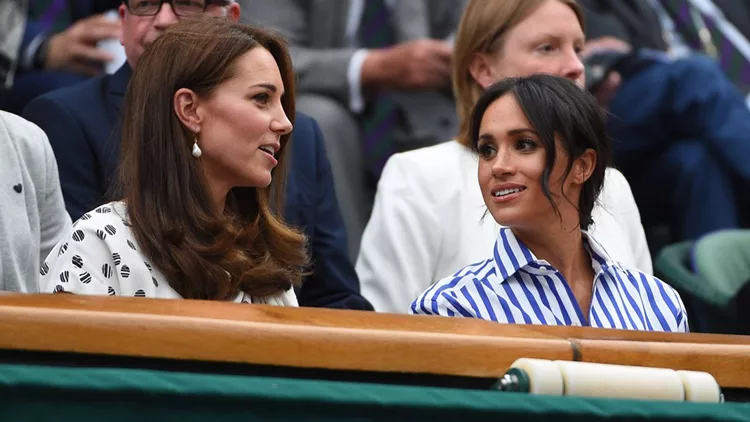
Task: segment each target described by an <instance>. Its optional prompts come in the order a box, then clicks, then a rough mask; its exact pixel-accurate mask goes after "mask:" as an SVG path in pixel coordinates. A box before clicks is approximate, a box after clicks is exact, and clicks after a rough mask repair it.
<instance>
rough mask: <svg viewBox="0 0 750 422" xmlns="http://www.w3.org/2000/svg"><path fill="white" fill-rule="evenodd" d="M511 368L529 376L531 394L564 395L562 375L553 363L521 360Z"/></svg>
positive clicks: (541, 360)
mask: <svg viewBox="0 0 750 422" xmlns="http://www.w3.org/2000/svg"><path fill="white" fill-rule="evenodd" d="M510 367H511V368H518V369H521V370H523V371H525V372H526V374H527V375H528V376H529V393H531V394H544V395H550V396H562V395H563V391H564V390H563V378H562V373H561V372H560V368H558V367H557V365H556V364H555V363H554V362H553V361H551V360H544V359H528V358H521V359H518V360H516V361H515V362H513V364H512V365H511V366H510Z"/></svg>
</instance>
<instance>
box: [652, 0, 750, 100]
mask: <svg viewBox="0 0 750 422" xmlns="http://www.w3.org/2000/svg"><path fill="white" fill-rule="evenodd" d="M661 3H662V5H663V6H664V9H665V10H667V12H668V13H669V14H670V17H671V18H672V20H673V21H674V23H675V27H676V29H677V30H678V31H679V32H680V33H681V34H682V35H683V39H684V40H685V42H686V43H687V44H688V45H689V46H690V47H692V48H693V49H695V50H698V51H702V52H704V53H706V54H708V55H709V56H711V57H713V58H714V59H715V60H716V62H717V63H718V64H719V66H720V67H721V69H722V70H723V71H724V74H725V75H727V77H728V78H729V80H731V81H732V82H734V83H735V85H736V86H737V87H738V88H739V89H740V91H742V93H743V94H748V93H750V62H748V60H747V58H745V56H744V55H743V54H742V53H741V52H740V51H739V49H738V48H737V46H736V45H735V44H734V43H733V42H732V41H731V40H730V39H729V38H727V36H726V35H725V34H724V32H722V30H721V28H719V26H718V25H717V22H716V20H715V19H714V18H713V17H712V16H709V15H707V14H705V13H703V12H701V11H700V10H699V9H697V8H695V7H693V6H691V5H690V2H689V1H688V0H661Z"/></svg>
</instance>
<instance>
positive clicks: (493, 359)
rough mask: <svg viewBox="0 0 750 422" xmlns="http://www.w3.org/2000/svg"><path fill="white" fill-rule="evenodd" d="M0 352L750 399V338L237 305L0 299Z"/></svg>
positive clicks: (103, 299)
mask: <svg viewBox="0 0 750 422" xmlns="http://www.w3.org/2000/svg"><path fill="white" fill-rule="evenodd" d="M0 349H3V350H27V351H39V352H72V353H81V354H96V355H112V356H127V357H144V358H164V359H175V360H199V361H209V362H229V363H247V364H258V365H274V366H288V367H295V368H315V369H331V370H354V371H370V372H389V373H394V372H397V373H415V374H416V373H418V374H435V375H455V376H468V377H483V378H487V377H498V376H501V375H502V374H504V373H505V371H506V370H507V369H508V367H509V366H510V364H511V363H512V362H513V361H514V360H516V359H517V358H520V357H534V358H542V359H562V360H580V361H588V362H601V363H619V364H627V365H641V366H656V367H668V368H673V369H689V370H699V371H706V372H709V373H711V374H712V375H713V376H714V377H715V378H716V380H717V381H718V382H719V384H720V385H721V386H722V387H732V388H750V337H748V336H724V335H710V334H668V333H647V332H633V331H623V330H604V329H596V328H582V327H546V326H533V325H509V324H496V323H491V322H486V321H478V320H469V319H459V318H442V317H426V316H407V315H392V314H375V313H368V312H359V311H340V310H328V309H312V308H279V307H272V306H262V305H253V306H248V305H246V304H245V305H242V304H232V303H219V302H206V301H189V300H157V299H134V298H133V299H131V298H114V297H86V296H73V295H2V296H0Z"/></svg>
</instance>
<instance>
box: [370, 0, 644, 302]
mask: <svg viewBox="0 0 750 422" xmlns="http://www.w3.org/2000/svg"><path fill="white" fill-rule="evenodd" d="M583 29H584V22H583V12H582V11H581V8H580V7H579V6H578V4H577V3H576V1H575V0H502V1H500V0H497V1H488V0H470V1H468V2H467V5H466V8H465V9H464V13H463V16H462V17H461V24H460V25H459V27H458V30H457V31H456V43H455V48H454V50H453V59H452V61H451V63H452V68H453V93H454V94H455V97H456V103H457V106H456V109H457V111H458V117H459V124H460V133H459V134H458V136H457V137H456V138H455V139H454V140H452V141H450V142H445V143H443V144H440V145H436V146H432V147H428V148H422V149H418V150H414V151H409V152H404V153H400V154H395V155H393V156H392V157H391V158H390V159H389V160H388V163H387V164H386V166H385V168H384V169H383V174H382V176H381V178H380V182H378V192H377V195H376V197H375V204H374V207H373V211H372V216H371V217H370V222H369V223H368V225H367V229H366V230H365V232H364V234H363V237H362V246H361V248H360V254H359V258H358V259H357V274H358V275H359V279H360V283H361V286H362V294H363V295H364V296H365V297H366V298H367V299H368V300H369V301H370V302H371V303H372V304H373V306H374V307H375V309H376V310H378V311H381V312H382V311H386V312H407V311H408V309H409V305H410V304H411V301H412V300H413V299H414V298H415V297H416V296H417V295H419V294H420V293H421V292H423V291H424V290H425V289H427V288H428V287H429V286H430V285H431V284H432V283H434V282H435V281H436V280H440V279H442V278H443V277H447V276H449V275H450V274H452V273H453V271H455V270H456V268H461V267H463V266H465V265H468V264H470V263H472V262H476V261H478V260H480V259H482V258H484V254H485V253H486V251H487V250H489V249H490V248H492V245H493V244H494V243H495V240H496V239H497V234H498V231H499V230H500V226H498V225H497V223H495V221H494V220H492V219H490V218H485V219H482V218H481V217H482V214H483V210H484V203H483V202H482V196H481V193H480V192H479V186H478V185H477V183H476V172H477V160H476V157H475V156H474V154H473V153H472V151H471V142H470V140H469V139H468V127H469V117H470V114H471V110H472V107H473V106H474V104H475V103H476V102H477V100H478V99H479V96H480V95H481V94H482V92H484V90H485V88H487V87H489V86H490V85H492V84H493V83H495V82H497V81H499V80H501V79H504V78H508V77H517V76H528V75H531V74H535V73H546V74H550V75H556V76H561V77H565V78H568V79H569V80H571V81H574V82H576V83H577V84H579V85H580V86H581V87H583V86H584V85H585V79H586V78H585V73H584V67H583V63H581V51H582V50H583V48H584V46H585V45H586V41H585V37H584V33H583ZM606 173H607V175H606V177H605V180H604V186H603V187H602V195H601V200H600V201H599V203H597V205H596V206H595V207H594V211H593V215H594V216H595V217H596V225H594V226H592V227H591V228H590V229H589V230H590V231H591V233H593V234H594V235H596V237H597V239H600V240H601V242H602V244H603V245H604V246H605V247H606V248H607V250H608V251H609V253H610V254H611V255H612V256H613V257H614V258H615V259H617V261H619V262H621V263H623V264H625V265H628V266H631V267H634V268H638V269H639V270H641V271H644V272H646V273H649V274H650V273H652V272H653V268H652V264H651V254H650V252H649V250H648V245H647V244H646V234H645V232H644V230H643V226H642V225H641V217H640V213H639V210H638V207H637V206H636V203H635V199H634V198H633V194H632V192H631V190H630V185H629V184H628V181H627V180H625V177H624V176H623V175H622V174H621V173H620V172H619V171H618V170H617V169H615V168H609V169H607V172H606Z"/></svg>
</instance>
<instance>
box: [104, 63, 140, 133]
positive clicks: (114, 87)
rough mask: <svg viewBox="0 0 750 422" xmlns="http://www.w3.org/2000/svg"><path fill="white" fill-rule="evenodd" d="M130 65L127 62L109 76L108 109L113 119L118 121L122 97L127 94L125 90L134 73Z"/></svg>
mask: <svg viewBox="0 0 750 422" xmlns="http://www.w3.org/2000/svg"><path fill="white" fill-rule="evenodd" d="M132 73H133V72H132V70H131V69H130V65H129V64H127V63H125V64H123V65H122V67H120V68H119V69H117V72H115V73H114V74H113V75H111V76H109V81H108V83H107V94H106V101H107V109H108V110H107V111H108V113H109V114H110V117H112V118H113V121H117V120H118V118H119V116H120V110H121V108H122V99H123V97H124V96H125V90H126V89H127V88H128V82H129V81H130V75H131V74H132Z"/></svg>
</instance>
